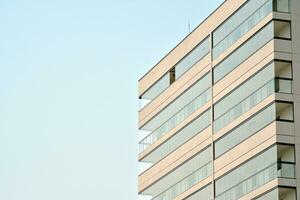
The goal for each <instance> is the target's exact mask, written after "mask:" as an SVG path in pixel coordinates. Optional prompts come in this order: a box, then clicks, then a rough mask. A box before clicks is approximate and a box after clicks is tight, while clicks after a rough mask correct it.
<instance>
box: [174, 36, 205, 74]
mask: <svg viewBox="0 0 300 200" xmlns="http://www.w3.org/2000/svg"><path fill="white" fill-rule="evenodd" d="M209 50H210V47H209V38H206V39H204V40H203V41H202V42H200V43H199V44H198V45H197V46H196V47H195V48H194V49H193V50H192V51H191V52H190V53H188V54H187V55H186V56H185V57H184V58H183V59H181V60H180V61H179V62H178V63H177V64H176V65H175V66H174V67H175V77H176V79H178V78H179V77H180V76H181V75H183V74H184V73H185V72H186V71H188V70H189V69H190V68H191V67H193V66H194V65H195V64H196V63H197V62H198V61H200V60H201V59H202V58H203V57H204V56H206V55H207V54H208V53H209Z"/></svg>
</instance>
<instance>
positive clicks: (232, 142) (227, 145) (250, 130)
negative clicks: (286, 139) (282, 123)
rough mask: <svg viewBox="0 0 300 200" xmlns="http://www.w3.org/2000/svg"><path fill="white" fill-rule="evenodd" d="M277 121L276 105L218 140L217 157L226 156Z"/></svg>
mask: <svg viewBox="0 0 300 200" xmlns="http://www.w3.org/2000/svg"><path fill="white" fill-rule="evenodd" d="M275 119H276V112H275V104H272V105H270V106H268V107H267V108H265V109H264V110H261V111H260V112H259V113H257V114H256V115H255V116H254V117H252V118H250V119H248V120H247V121H246V122H243V123H242V124H241V125H239V126H238V127H237V128H235V129H233V130H231V131H230V132H229V133H227V134H226V135H225V136H223V137H222V138H221V139H219V140H217V141H216V142H215V156H216V157H219V156H220V155H222V154H224V153H225V152H227V151H228V150H230V149H232V148H233V147H235V146H236V145H238V144H240V143H241V142H242V141H244V140H246V139H247V138H249V137H250V136H252V135H254V134H255V133H256V132H258V131H260V130H261V129H263V128H264V127H266V126H267V125H269V124H270V123H272V122H273V121H275Z"/></svg>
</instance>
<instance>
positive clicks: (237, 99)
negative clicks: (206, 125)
mask: <svg viewBox="0 0 300 200" xmlns="http://www.w3.org/2000/svg"><path fill="white" fill-rule="evenodd" d="M274 73H275V72H274V63H271V64H269V65H268V66H267V67H265V68H264V69H263V70H261V71H260V72H259V73H257V74H256V75H254V76H253V77H252V78H250V79H249V80H248V81H246V82H245V83H243V84H241V85H240V86H239V87H238V88H237V89H235V90H234V91H232V92H231V93H229V94H228V95H227V96H225V97H224V98H223V99H221V100H220V101H219V102H217V103H216V104H215V105H214V117H215V118H216V119H215V122H214V132H217V131H219V130H220V129H221V128H223V127H224V126H226V125H227V124H229V123H230V122H232V121H233V120H234V119H236V118H238V117H239V116H241V115H242V114H243V113H245V112H247V111H248V110H250V109H251V108H252V107H254V106H255V105H257V104H258V103H260V102H261V101H262V100H264V99H265V98H267V97H268V96H270V95H271V94H273V93H274V76H275V74H274Z"/></svg>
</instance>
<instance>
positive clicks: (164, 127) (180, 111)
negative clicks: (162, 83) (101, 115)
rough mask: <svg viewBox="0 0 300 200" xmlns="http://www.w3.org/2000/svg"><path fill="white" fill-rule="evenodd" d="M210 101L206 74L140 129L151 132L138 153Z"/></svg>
mask: <svg viewBox="0 0 300 200" xmlns="http://www.w3.org/2000/svg"><path fill="white" fill-rule="evenodd" d="M210 99H211V90H210V76H209V74H207V75H205V76H204V77H202V78H201V79H200V80H199V81H198V82H197V83H196V84H194V85H193V86H191V87H190V88H189V89H188V90H187V91H185V92H184V93H183V94H182V95H181V96H179V97H178V98H177V99H176V100H175V101H173V102H172V103H171V104H169V105H168V106H166V108H165V109H164V110H162V111H161V112H160V113H159V114H157V115H156V116H155V117H154V118H152V119H151V120H150V121H149V122H148V123H147V124H146V125H145V126H144V127H143V128H142V129H143V130H153V131H152V132H151V133H150V134H149V135H148V136H147V137H145V138H144V139H143V140H142V141H141V142H140V151H143V150H144V149H146V148H147V147H148V146H150V145H151V144H153V143H154V142H155V141H157V140H158V139H159V138H161V137H162V136H163V135H165V134H166V133H167V132H168V131H170V130H171V129H173V128H174V127H175V126H177V125H178V124H179V123H181V122H182V121H183V120H185V119H186V118H187V117H188V116H190V115H191V114H192V113H194V112H195V111H196V110H198V109H199V108H200V107H202V106H203V105H204V104H205V103H207V102H208V101H209V100H210Z"/></svg>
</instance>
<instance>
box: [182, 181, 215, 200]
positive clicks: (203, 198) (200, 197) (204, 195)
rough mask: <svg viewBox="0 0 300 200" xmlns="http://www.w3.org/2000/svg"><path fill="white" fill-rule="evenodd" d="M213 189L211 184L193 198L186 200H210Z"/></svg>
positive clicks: (193, 195)
mask: <svg viewBox="0 0 300 200" xmlns="http://www.w3.org/2000/svg"><path fill="white" fill-rule="evenodd" d="M211 194H212V188H211V184H209V185H207V186H205V187H204V188H201V189H200V190H198V191H197V192H195V193H194V194H192V195H191V196H189V197H187V198H186V199H185V200H209V199H212V195H211Z"/></svg>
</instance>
